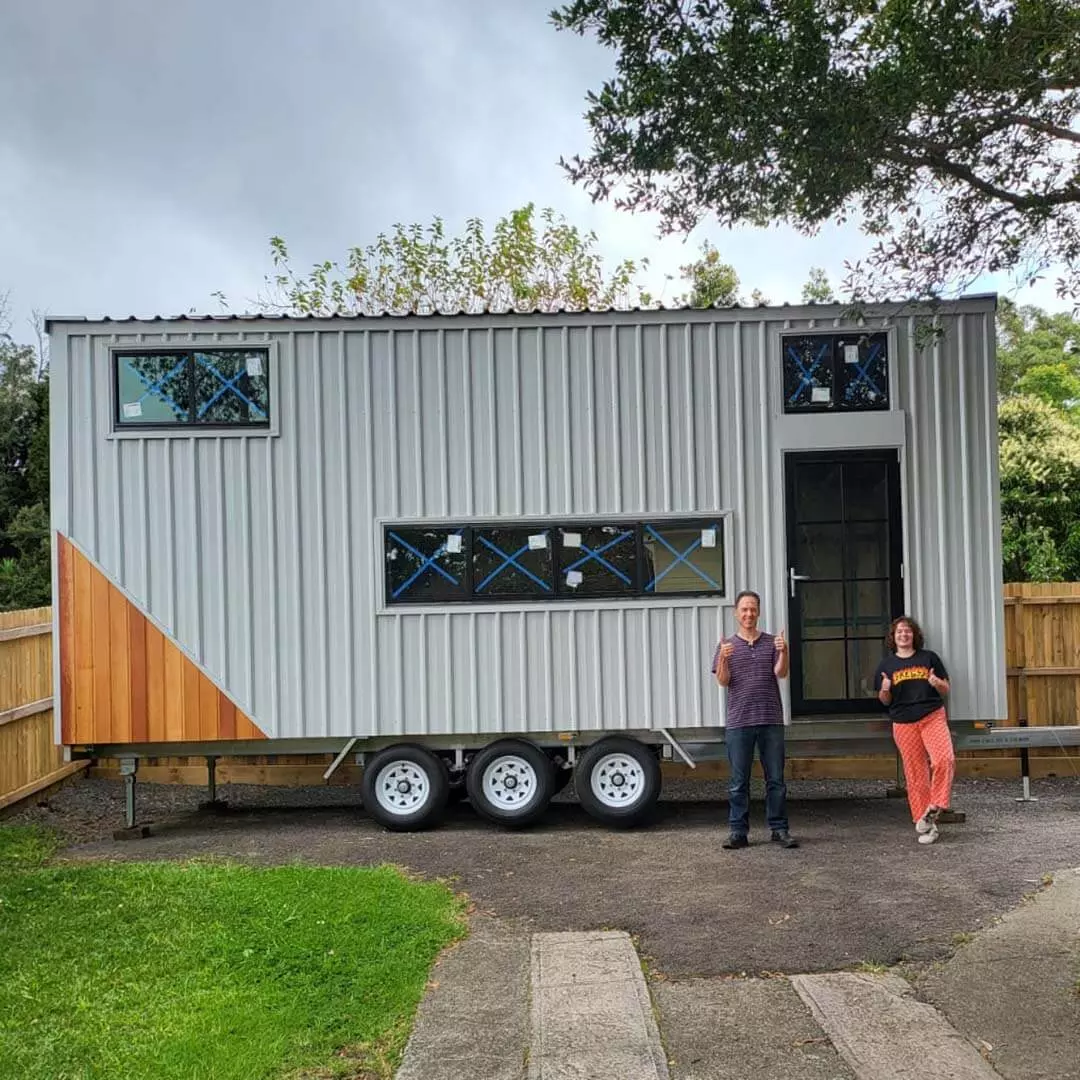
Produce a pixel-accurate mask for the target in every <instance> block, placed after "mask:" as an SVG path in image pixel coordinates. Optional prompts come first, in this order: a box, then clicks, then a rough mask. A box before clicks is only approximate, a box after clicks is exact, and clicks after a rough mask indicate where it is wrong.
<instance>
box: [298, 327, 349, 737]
mask: <svg viewBox="0 0 1080 1080" xmlns="http://www.w3.org/2000/svg"><path fill="white" fill-rule="evenodd" d="M322 342H323V335H322V334H321V333H320V332H319V331H318V330H316V331H315V333H314V335H313V349H312V357H311V361H312V364H313V365H314V367H315V372H314V375H315V378H314V381H313V385H314V388H315V394H314V401H313V407H314V411H315V416H314V424H313V432H314V436H315V450H316V453H317V455H318V462H317V464H316V468H315V546H316V548H317V551H318V554H317V556H316V558H317V559H318V568H319V637H320V640H319V656H320V657H321V659H322V672H321V674H322V679H321V680H320V681H321V685H320V687H319V716H320V718H321V723H322V734H323V735H329V734H330V727H331V719H330V700H329V699H330V581H329V560H328V559H327V557H326V556H327V551H326V437H325V435H324V433H323V421H324V416H323V383H324V380H325V379H326V371H325V370H324V365H323V349H322ZM340 389H341V390H342V391H343V390H344V387H343V386H342V387H340ZM310 730H311V729H310V727H309V726H308V724H307V723H305V724H304V732H305V733H307V732H308V731H310Z"/></svg>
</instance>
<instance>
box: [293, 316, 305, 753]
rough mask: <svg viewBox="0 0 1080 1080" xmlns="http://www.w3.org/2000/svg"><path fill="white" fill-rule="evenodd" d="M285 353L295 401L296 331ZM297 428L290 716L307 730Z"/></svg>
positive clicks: (297, 394)
mask: <svg viewBox="0 0 1080 1080" xmlns="http://www.w3.org/2000/svg"><path fill="white" fill-rule="evenodd" d="M289 357H290V361H291V367H292V379H291V380H290V393H291V394H292V400H293V402H295V403H298V402H299V401H300V372H299V367H300V365H299V363H298V358H297V353H296V331H294V330H290V331H289ZM294 408H295V406H294ZM297 428H298V430H297V431H296V432H295V433H294V435H293V438H294V446H293V451H292V453H291V454H290V455H289V463H290V465H291V466H292V468H291V472H292V516H293V530H292V531H293V549H292V552H291V555H292V589H293V601H294V611H295V614H296V625H295V626H294V627H293V632H294V633H295V635H296V652H295V655H294V660H295V663H294V665H293V670H294V672H295V674H296V708H297V711H298V714H299V715H297V716H295V717H293V723H294V724H298V725H299V729H300V731H304V732H306V731H307V717H306V715H305V711H306V708H307V694H306V692H305V685H304V674H305V667H306V661H305V654H306V652H307V650H306V649H305V647H304V645H305V642H306V641H307V629H308V628H307V626H306V625H305V620H304V585H303V578H302V577H301V571H302V568H303V565H304V564H303V547H304V530H303V528H302V527H301V523H300V438H301V436H300V431H302V430H303V427H302V425H300V424H297Z"/></svg>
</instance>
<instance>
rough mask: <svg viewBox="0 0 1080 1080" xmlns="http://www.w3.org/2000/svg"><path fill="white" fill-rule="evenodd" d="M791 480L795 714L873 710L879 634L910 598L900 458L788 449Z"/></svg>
mask: <svg viewBox="0 0 1080 1080" xmlns="http://www.w3.org/2000/svg"><path fill="white" fill-rule="evenodd" d="M785 487H786V501H787V548H788V563H787V582H786V584H787V592H788V625H789V627H790V640H791V706H792V712H793V714H794V715H795V716H816V715H822V714H827V713H838V714H845V713H846V714H853V713H865V712H868V711H876V708H877V706H876V704H875V702H874V688H873V676H874V671H875V669H876V668H877V665H878V662H879V661H880V659H881V655H882V651H883V649H884V646H883V643H882V639H883V638H884V636H885V632H886V631H887V629H888V626H889V622H890V621H891V620H892V619H893V618H895V617H896V616H897V615H900V614H902V609H903V603H904V585H903V580H902V565H903V563H902V560H903V554H902V551H901V548H902V543H903V532H902V527H901V518H900V512H901V511H900V464H899V458H898V455H897V453H896V451H894V450H887V451H878V450H873V451H853V452H844V453H834V452H830V453H805V454H802V453H800V454H788V455H787V457H786V460H785Z"/></svg>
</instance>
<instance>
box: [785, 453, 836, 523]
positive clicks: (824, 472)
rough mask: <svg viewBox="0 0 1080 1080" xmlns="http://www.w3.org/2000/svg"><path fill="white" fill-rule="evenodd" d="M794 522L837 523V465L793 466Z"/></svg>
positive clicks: (808, 464)
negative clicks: (794, 471)
mask: <svg viewBox="0 0 1080 1080" xmlns="http://www.w3.org/2000/svg"><path fill="white" fill-rule="evenodd" d="M796 470H797V471H796V474H795V485H796V487H795V520H796V521H800V522H802V521H840V520H841V512H840V466H839V464H817V463H814V464H810V463H804V464H801V465H797V466H796Z"/></svg>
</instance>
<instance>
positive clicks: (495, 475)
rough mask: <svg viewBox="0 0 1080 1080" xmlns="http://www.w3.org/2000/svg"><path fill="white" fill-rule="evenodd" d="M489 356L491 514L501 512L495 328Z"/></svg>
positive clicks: (489, 333)
mask: <svg viewBox="0 0 1080 1080" xmlns="http://www.w3.org/2000/svg"><path fill="white" fill-rule="evenodd" d="M487 357H488V419H489V420H490V421H491V427H490V429H489V431H488V435H489V441H488V461H489V462H490V463H491V470H490V471H491V501H490V502H489V503H488V510H487V512H488V513H489V514H497V513H498V512H499V410H498V394H497V391H496V388H495V329H494V327H490V326H489V327H488V331H487Z"/></svg>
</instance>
